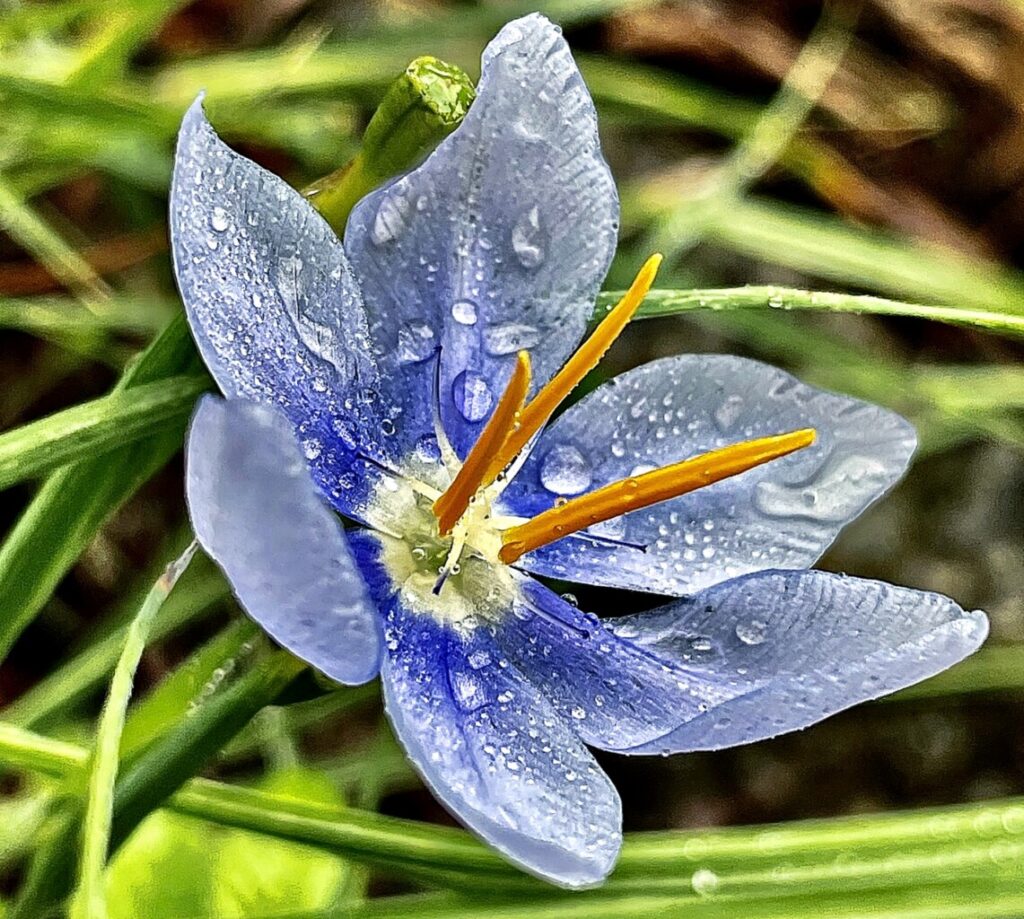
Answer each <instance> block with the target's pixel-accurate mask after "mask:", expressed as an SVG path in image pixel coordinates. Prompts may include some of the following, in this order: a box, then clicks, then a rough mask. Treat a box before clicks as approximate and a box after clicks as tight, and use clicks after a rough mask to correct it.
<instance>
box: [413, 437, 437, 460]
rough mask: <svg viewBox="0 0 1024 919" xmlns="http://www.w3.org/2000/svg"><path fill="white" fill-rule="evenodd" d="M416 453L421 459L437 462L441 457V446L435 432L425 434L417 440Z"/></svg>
mask: <svg viewBox="0 0 1024 919" xmlns="http://www.w3.org/2000/svg"><path fill="white" fill-rule="evenodd" d="M416 455H417V456H418V457H419V458H420V459H424V460H427V461H428V462H431V463H436V462H438V461H439V460H440V459H441V447H440V445H439V444H438V442H437V438H436V437H435V436H434V435H433V434H425V435H424V436H423V437H421V438H420V439H419V440H418V441H416Z"/></svg>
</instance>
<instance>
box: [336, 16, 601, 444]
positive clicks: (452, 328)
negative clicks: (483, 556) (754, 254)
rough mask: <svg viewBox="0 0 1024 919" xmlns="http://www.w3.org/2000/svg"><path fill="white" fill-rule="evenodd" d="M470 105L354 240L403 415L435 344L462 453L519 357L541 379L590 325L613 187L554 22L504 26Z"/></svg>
mask: <svg viewBox="0 0 1024 919" xmlns="http://www.w3.org/2000/svg"><path fill="white" fill-rule="evenodd" d="M482 71H483V72H482V76H481V78H480V84H479V87H478V94H477V98H476V101H475V102H474V103H473V105H472V106H471V107H470V110H469V113H468V115H467V116H466V118H465V120H464V121H463V122H462V124H461V125H460V126H459V128H458V129H457V130H456V131H455V132H454V133H453V134H452V135H451V136H449V137H448V138H447V139H446V140H445V141H444V142H443V143H442V144H441V145H440V146H439V147H438V149H437V150H436V151H435V152H434V153H433V155H432V156H431V157H430V158H429V159H428V160H427V161H426V162H425V163H424V164H423V165H422V166H421V167H419V168H418V169H416V170H414V171H413V172H411V173H410V174H408V175H406V176H404V177H402V178H400V179H398V180H397V181H394V182H391V183H389V184H388V185H386V186H384V187H382V188H381V189H379V190H377V191H375V192H373V193H372V194H370V195H369V196H367V197H366V198H365V199H363V201H362V202H360V203H359V204H358V205H357V206H356V208H355V210H354V211H353V212H352V215H351V217H350V219H349V224H348V228H347V230H346V234H345V248H346V251H347V252H348V254H349V258H350V259H351V261H352V265H353V267H354V269H355V271H356V274H357V275H358V277H359V280H360V284H361V285H362V288H363V294H364V297H365V299H366V305H367V310H368V312H369V314H370V317H371V331H372V334H373V336H374V338H375V341H376V343H377V346H378V348H379V349H380V350H381V351H383V352H384V356H382V358H381V360H382V362H383V363H385V365H386V366H387V367H388V374H389V375H395V376H397V377H398V378H399V385H400V391H401V392H404V393H405V394H406V397H407V401H406V402H404V403H403V405H404V408H405V411H406V416H407V417H415V418H417V419H419V420H418V422H417V426H418V427H419V428H420V429H422V430H429V427H430V415H429V400H428V399H426V398H425V395H426V394H428V393H429V392H430V390H431V382H432V374H433V362H432V361H430V360H428V358H429V356H430V355H431V354H432V352H433V350H434V348H436V347H441V348H442V373H441V385H440V397H441V398H440V403H441V408H442V413H443V418H444V422H445V427H446V429H447V431H448V433H449V435H450V437H451V438H452V441H453V443H454V445H455V447H456V449H457V450H458V451H459V452H460V453H465V452H466V451H467V450H468V449H469V447H470V446H471V444H472V442H473V441H474V440H475V439H476V437H477V435H478V434H479V432H480V429H481V427H482V425H483V423H484V421H485V420H486V418H487V417H488V416H489V415H490V411H491V409H492V408H493V406H494V404H495V402H496V401H497V399H498V397H499V396H500V395H501V391H502V387H503V385H504V382H505V381H506V380H507V378H508V376H509V374H510V373H511V367H512V364H513V362H514V359H515V353H516V351H518V350H519V349H521V348H525V349H527V350H528V351H529V352H530V354H531V357H532V359H533V373H534V383H535V386H536V385H540V384H541V383H543V382H544V381H545V380H547V379H548V377H550V376H551V375H552V374H553V373H554V372H555V371H556V370H557V369H558V368H559V367H560V366H561V364H562V363H563V361H564V360H565V358H566V357H567V356H568V355H569V354H570V353H571V351H572V350H573V348H574V347H575V345H576V344H577V342H578V341H579V339H580V336H581V335H582V334H583V331H584V329H585V327H586V324H587V320H588V318H589V316H590V313H591V309H592V304H593V300H594V296H595V295H596V293H597V291H598V289H599V287H600V284H601V281H602V279H603V278H604V275H605V272H606V271H607V269H608V265H609V263H610V261H611V257H612V254H613V252H614V248H615V240H616V233H617V227H618V198H617V195H616V191H615V185H614V183H613V181H612V177H611V174H610V172H609V170H608V166H607V164H606V163H605V161H604V158H603V156H602V154H601V150H600V146H599V141H598V135H597V118H596V114H595V111H594V106H593V103H592V102H591V99H590V95H589V93H588V92H587V88H586V86H585V85H584V84H583V80H582V78H581V77H580V74H579V71H578V70H577V68H576V64H575V63H574V61H573V59H572V56H571V54H570V53H569V48H568V46H567V45H566V43H565V41H564V40H563V38H562V37H561V32H560V30H559V29H558V27H557V26H555V25H552V24H551V23H550V22H548V20H546V19H544V18H543V17H542V16H539V15H532V16H527V17H525V18H524V19H519V20H516V21H515V22H511V23H509V24H508V25H507V26H505V28H503V29H502V30H501V32H500V33H499V34H498V36H497V37H496V38H495V39H494V41H492V42H491V43H490V45H488V47H487V49H486V50H485V51H484V55H483V66H482Z"/></svg>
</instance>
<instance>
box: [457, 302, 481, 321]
mask: <svg viewBox="0 0 1024 919" xmlns="http://www.w3.org/2000/svg"><path fill="white" fill-rule="evenodd" d="M452 319H454V320H455V321H456V322H457V323H459V324H460V325H476V304H475V303H474V302H473V301H472V300H456V301H455V302H454V303H453V304H452Z"/></svg>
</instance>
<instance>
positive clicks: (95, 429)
mask: <svg viewBox="0 0 1024 919" xmlns="http://www.w3.org/2000/svg"><path fill="white" fill-rule="evenodd" d="M211 385H212V384H211V381H210V379H209V377H206V376H205V375H204V376H186V377H170V378H169V379H166V380H161V381H159V382H157V383H147V384H145V385H143V386H135V387H133V388H132V389H130V390H117V391H115V392H113V393H111V394H110V395H109V396H104V397H102V398H100V399H94V400H93V401H92V402H81V403H79V404H78V405H75V406H72V407H71V408H68V409H64V411H61V412H57V413H56V414H53V415H49V416H48V417H46V418H41V419H39V420H38V421H32V422H30V423H28V424H25V425H22V426H21V427H20V428H15V429H14V430H13V431H8V432H6V433H4V434H0V488H9V487H10V486H11V485H14V484H15V483H16V482H21V481H23V480H25V479H29V478H33V477H34V476H37V475H39V474H41V473H47V472H52V471H53V470H54V469H57V468H58V467H60V466H64V465H67V464H68V463H72V462H75V461H76V460H80V459H85V458H90V457H91V458H100V457H103V456H106V455H107V454H108V453H110V452H112V451H114V450H117V449H118V448H119V447H124V446H125V445H126V444H131V443H134V442H135V441H137V440H140V439H142V438H144V437H149V436H150V435H154V434H157V433H159V432H160V431H161V430H162V429H164V428H165V427H168V426H170V424H171V423H172V422H174V421H179V422H180V421H181V420H183V419H185V418H187V417H188V415H189V413H190V412H191V411H192V406H193V404H194V403H195V401H196V398H197V397H198V396H199V395H201V394H202V393H203V392H205V391H206V390H208V389H209V388H210V386H211Z"/></svg>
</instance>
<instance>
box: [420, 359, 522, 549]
mask: <svg viewBox="0 0 1024 919" xmlns="http://www.w3.org/2000/svg"><path fill="white" fill-rule="evenodd" d="M529 389H530V355H529V353H528V352H526V351H520V352H519V354H518V355H517V357H516V365H515V367H514V368H513V370H512V376H511V377H510V378H509V381H508V385H507V386H506V387H505V392H504V393H502V396H501V398H500V399H499V400H498V405H497V407H496V408H495V409H494V412H493V413H492V415H491V417H490V419H489V420H488V422H487V424H486V425H485V426H484V429H483V431H482V432H481V434H480V436H479V438H477V441H476V443H475V444H473V449H472V450H470V451H469V455H468V456H467V457H466V461H465V462H464V463H463V464H462V468H461V469H460V470H459V472H458V475H456V476H455V479H454V480H453V481H452V484H451V485H449V486H448V490H447V491H445V493H444V494H443V495H441V497H440V498H438V499H437V500H436V501H435V502H434V515H435V516H436V517H437V527H438V531H439V532H440V533H441V535H442V536H447V535H448V534H449V533H450V532H451V531H452V529H453V528H454V526H455V524H456V523H458V520H459V518H460V517H461V516H462V515H463V514H464V513H465V512H466V508H467V507H469V502H470V501H471V500H472V499H473V495H475V494H476V492H477V490H478V489H479V488H480V487H481V485H484V484H486V483H485V482H484V477H485V475H486V473H487V468H488V465H489V464H490V462H491V458H492V457H493V456H494V454H495V453H496V452H497V451H498V450H499V449H500V448H501V445H502V443H503V442H504V440H505V439H506V437H508V435H509V432H510V431H511V430H512V428H513V425H514V424H515V421H516V416H517V415H518V414H519V413H520V412H521V411H522V408H523V403H524V402H525V401H526V394H527V392H529Z"/></svg>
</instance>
